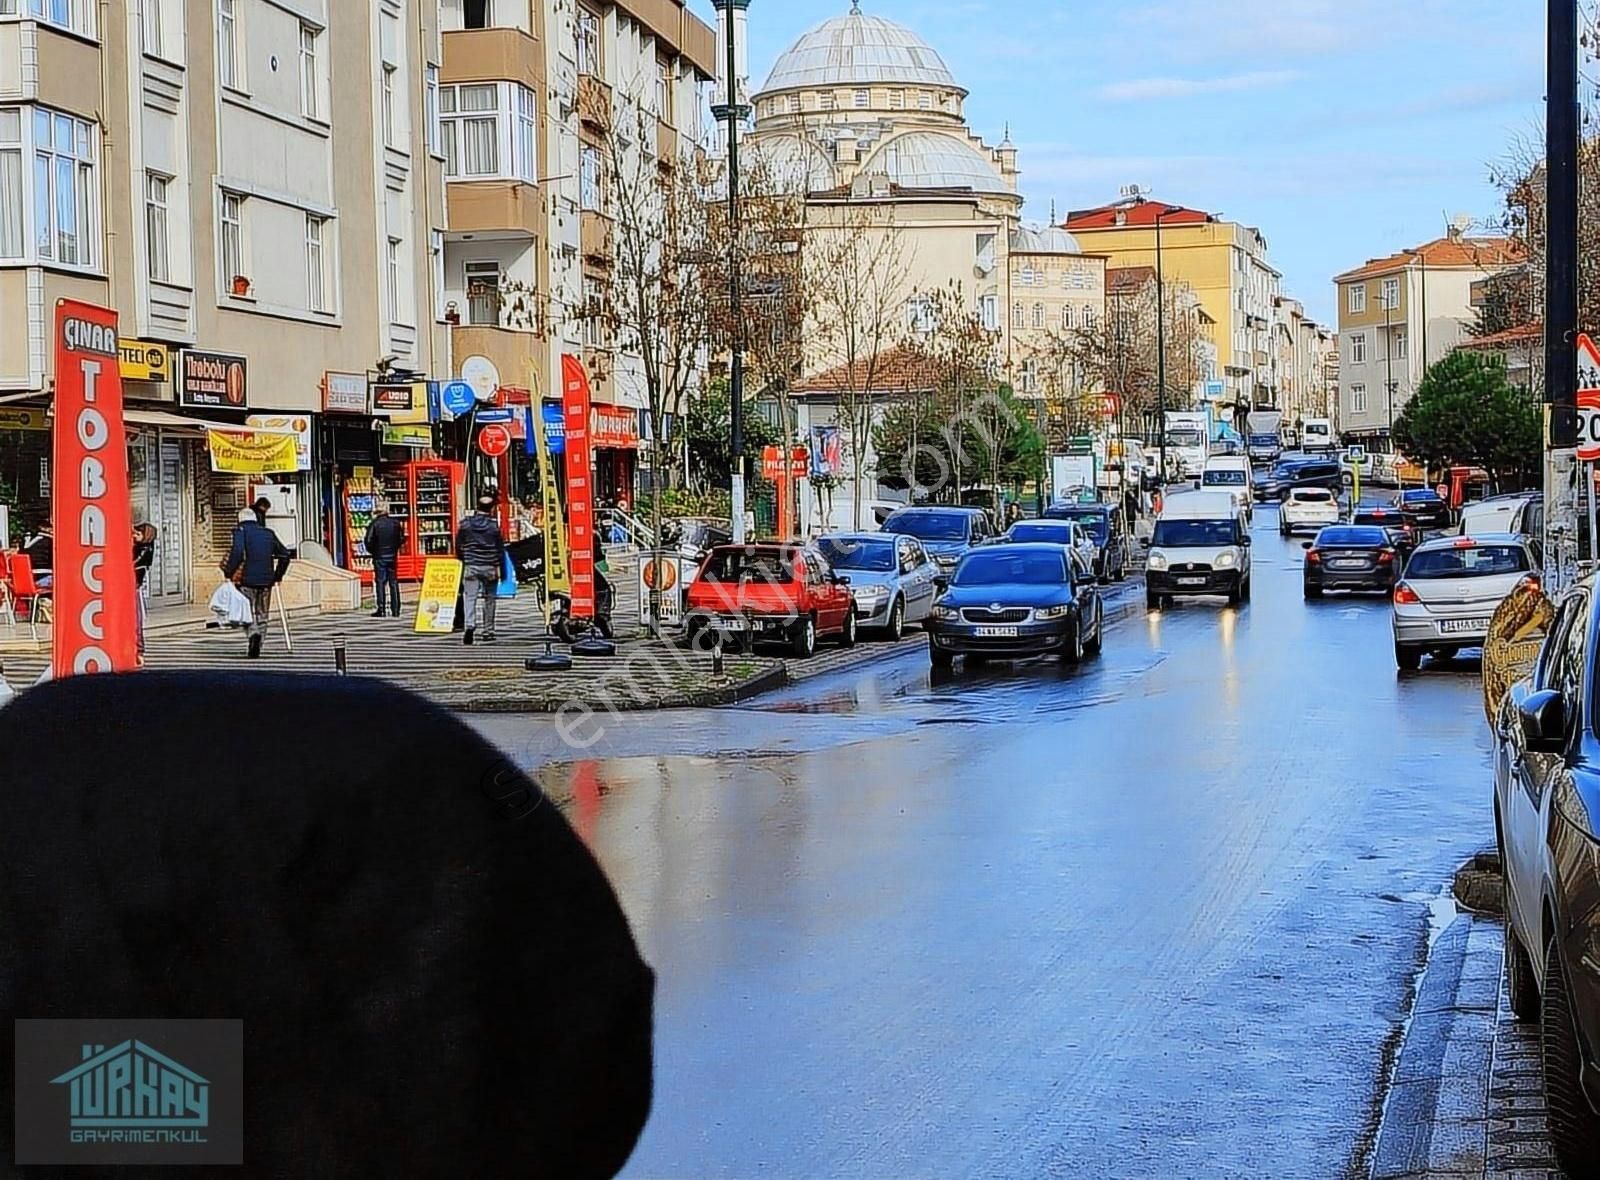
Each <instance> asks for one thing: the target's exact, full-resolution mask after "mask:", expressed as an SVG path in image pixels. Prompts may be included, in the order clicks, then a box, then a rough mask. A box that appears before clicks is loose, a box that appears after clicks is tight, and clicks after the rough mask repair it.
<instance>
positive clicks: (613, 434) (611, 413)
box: [594, 406, 639, 450]
mask: <svg viewBox="0 0 1600 1180" xmlns="http://www.w3.org/2000/svg"><path fill="white" fill-rule="evenodd" d="M594 445H595V446H597V447H622V448H627V449H630V450H632V449H637V448H638V446H639V413H638V411H637V410H632V409H629V408H628V407H627V406H596V407H595V408H594Z"/></svg>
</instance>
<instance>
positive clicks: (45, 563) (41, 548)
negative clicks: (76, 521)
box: [22, 516, 56, 590]
mask: <svg viewBox="0 0 1600 1180" xmlns="http://www.w3.org/2000/svg"><path fill="white" fill-rule="evenodd" d="M22 555H23V556H24V557H26V558H27V559H28V563H29V564H30V565H31V566H32V567H33V580H34V581H35V582H37V583H38V585H39V589H41V590H49V589H50V588H51V587H52V586H54V585H55V574H54V572H53V571H54V570H55V568H56V530H55V527H54V526H53V525H52V524H51V523H50V518H49V517H48V516H46V517H45V518H44V519H42V520H41V521H39V524H38V527H37V529H36V531H35V532H34V534H33V535H32V536H31V537H28V538H26V539H25V540H24V541H23V542H22Z"/></svg>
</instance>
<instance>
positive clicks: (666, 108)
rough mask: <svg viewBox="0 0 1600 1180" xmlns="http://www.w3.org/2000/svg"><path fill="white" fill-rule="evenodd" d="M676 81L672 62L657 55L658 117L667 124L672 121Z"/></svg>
mask: <svg viewBox="0 0 1600 1180" xmlns="http://www.w3.org/2000/svg"><path fill="white" fill-rule="evenodd" d="M675 81H676V79H675V78H674V77H673V69H672V63H671V62H670V61H668V60H667V59H666V58H664V57H657V58H656V118H658V119H660V120H661V121H662V122H663V123H667V124H671V123H672V87H673V83H674V82H675Z"/></svg>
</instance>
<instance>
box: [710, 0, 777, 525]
mask: <svg viewBox="0 0 1600 1180" xmlns="http://www.w3.org/2000/svg"><path fill="white" fill-rule="evenodd" d="M749 6H750V0H717V8H718V10H719V11H720V12H721V13H722V14H723V17H724V21H723V24H724V27H725V30H726V33H727V47H726V48H727V71H728V92H727V99H728V101H727V102H726V103H725V104H724V105H723V106H721V107H720V108H714V109H713V110H712V116H713V117H714V118H717V119H727V121H728V315H729V329H730V339H729V348H728V354H729V356H728V417H729V425H730V428H731V429H730V431H729V433H730V434H731V435H732V437H731V439H730V440H729V445H730V448H731V450H732V452H733V454H732V456H731V457H732V460H733V462H732V480H731V482H732V485H733V486H732V489H731V490H732V495H731V497H730V499H731V501H732V503H731V512H730V515H731V516H732V517H733V519H732V520H731V521H730V522H729V523H731V524H732V526H733V540H734V543H735V544H736V545H742V544H744V542H745V540H746V538H745V527H744V478H745V471H744V311H743V307H742V306H741V300H740V287H741V285H742V283H741V279H742V276H741V275H740V273H739V265H740V260H739V121H740V120H741V119H742V118H744V116H745V112H746V110H747V108H745V107H743V106H741V105H740V103H739V55H738V50H737V39H736V38H735V35H734V28H735V23H736V21H735V13H736V12H742V11H744V10H745V9H747V8H749ZM780 539H781V538H780Z"/></svg>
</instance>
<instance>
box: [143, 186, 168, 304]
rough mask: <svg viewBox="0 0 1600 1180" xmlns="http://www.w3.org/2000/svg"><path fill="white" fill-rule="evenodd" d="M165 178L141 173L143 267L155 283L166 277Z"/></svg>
mask: <svg viewBox="0 0 1600 1180" xmlns="http://www.w3.org/2000/svg"><path fill="white" fill-rule="evenodd" d="M169 181H170V178H169V177H166V176H162V175H160V174H159V173H156V172H146V173H145V174H144V248H145V270H146V272H147V273H148V274H149V276H150V277H151V278H152V279H154V280H155V281H156V282H158V283H164V282H166V281H167V279H168V277H169V276H170V273H171V270H170V255H169V252H168V248H167V185H168V183H169Z"/></svg>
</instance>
